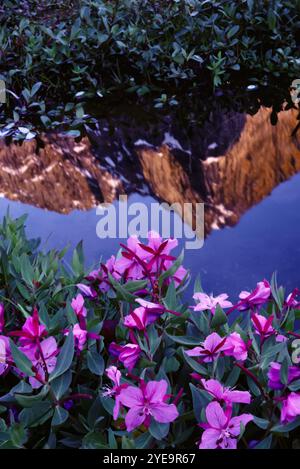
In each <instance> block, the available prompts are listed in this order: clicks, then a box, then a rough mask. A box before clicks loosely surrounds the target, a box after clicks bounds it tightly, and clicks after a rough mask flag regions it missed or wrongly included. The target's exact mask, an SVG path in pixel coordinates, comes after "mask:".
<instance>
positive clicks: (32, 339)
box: [9, 308, 47, 346]
mask: <svg viewBox="0 0 300 469" xmlns="http://www.w3.org/2000/svg"><path fill="white" fill-rule="evenodd" d="M9 335H11V336H15V337H19V338H20V344H21V345H32V346H34V345H35V344H36V343H37V342H39V340H40V339H42V338H43V337H45V336H46V335H47V331H46V328H45V326H43V325H42V324H40V319H39V314H38V311H37V309H36V308H34V310H33V315H32V316H31V317H29V318H27V319H26V321H25V323H24V325H23V327H22V330H21V331H14V332H10V334H9Z"/></svg>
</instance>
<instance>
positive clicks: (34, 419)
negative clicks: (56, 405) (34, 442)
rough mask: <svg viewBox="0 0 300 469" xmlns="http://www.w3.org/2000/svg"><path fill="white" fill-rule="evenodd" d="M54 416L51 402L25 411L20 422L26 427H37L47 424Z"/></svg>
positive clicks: (36, 405)
mask: <svg viewBox="0 0 300 469" xmlns="http://www.w3.org/2000/svg"><path fill="white" fill-rule="evenodd" d="M52 414H53V409H52V406H51V402H49V401H44V402H39V403H37V404H35V405H33V406H32V407H30V408H26V409H23V410H22V411H21V413H20V416H19V417H20V422H21V423H22V424H23V425H24V426H25V427H37V426H39V425H42V424H43V423H44V422H46V421H47V420H48V419H49V418H50V417H51V416H52Z"/></svg>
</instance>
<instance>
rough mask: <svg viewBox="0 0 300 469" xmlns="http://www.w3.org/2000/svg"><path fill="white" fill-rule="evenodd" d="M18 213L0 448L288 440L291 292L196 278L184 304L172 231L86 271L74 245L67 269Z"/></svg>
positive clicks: (293, 335) (5, 271)
mask: <svg viewBox="0 0 300 469" xmlns="http://www.w3.org/2000/svg"><path fill="white" fill-rule="evenodd" d="M25 219H26V217H21V218H19V219H16V220H12V219H11V218H10V216H9V214H7V216H6V217H5V218H4V220H3V223H2V225H1V226H0V249H1V265H0V294H1V302H0V358H1V362H0V428H1V433H0V448H1V449H5V448H6V449H8V448H14V449H17V448H48V449H49V448H50V449H51V448H52V449H53V448H83V449H117V448H123V449H141V448H147V449H155V448H159V449H166V448H174V447H175V448H178V449H180V448H184V449H187V448H191V449H193V448H195V447H196V445H197V447H199V448H200V449H216V448H220V449H234V448H247V449H253V448H257V449H259V448H261V449H269V448H299V438H298V437H299V426H300V404H299V402H300V392H299V390H300V369H299V365H298V362H299V347H298V348H297V344H298V343H299V340H298V339H299V338H300V334H299V331H298V330H297V327H298V326H297V321H298V320H299V318H300V297H299V290H298V289H295V290H293V291H292V292H290V293H289V294H287V293H285V291H284V289H283V288H282V287H279V286H278V285H277V282H276V277H275V276H273V278H272V281H271V282H270V283H269V282H268V281H267V280H262V281H260V282H258V283H257V285H256V287H255V288H254V289H253V290H252V291H251V292H246V291H242V292H241V293H240V295H239V298H238V299H232V298H229V297H228V295H227V294H226V293H220V294H218V295H216V296H212V295H207V294H205V293H204V292H203V291H202V288H201V283H200V281H199V279H196V282H195V287H194V292H195V293H194V295H193V298H194V304H193V305H190V306H188V304H186V303H185V302H183V300H182V293H183V291H184V290H185V287H186V285H187V283H188V282H189V281H190V280H191V278H190V275H189V273H188V272H187V271H186V269H185V268H184V267H183V265H182V261H183V257H182V255H180V256H179V257H178V258H176V257H174V256H173V255H172V250H173V249H174V248H175V247H176V245H177V241H176V240H175V239H172V238H170V239H166V240H162V239H161V238H160V237H159V235H158V234H157V233H155V232H150V233H149V237H148V243H147V244H142V243H140V242H139V240H138V239H137V238H136V237H135V236H132V237H130V238H129V239H128V240H127V243H126V244H121V251H120V252H119V254H118V256H117V257H115V256H112V257H111V258H110V259H109V260H108V261H106V263H99V264H98V265H97V266H95V269H94V270H92V271H89V270H88V271H86V270H85V267H84V257H83V250H82V245H81V244H79V245H78V246H77V248H76V249H75V251H74V254H73V259H72V263H71V265H67V264H66V262H65V261H64V254H65V252H64V251H63V252H60V253H59V252H55V251H50V252H49V253H42V252H41V251H40V250H39V241H38V240H28V239H27V238H26V235H25V230H24V228H25V225H24V224H25ZM190 303H193V302H192V301H190ZM297 340H298V341H297ZM296 341H297V344H296Z"/></svg>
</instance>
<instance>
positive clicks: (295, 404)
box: [280, 392, 300, 424]
mask: <svg viewBox="0 0 300 469" xmlns="http://www.w3.org/2000/svg"><path fill="white" fill-rule="evenodd" d="M298 415H300V394H299V393H296V392H291V393H290V394H289V395H288V396H287V397H286V399H284V401H283V403H282V409H281V416H280V420H281V423H284V424H285V423H289V422H292V421H293V420H294V419H295V418H296V417H297V416H298Z"/></svg>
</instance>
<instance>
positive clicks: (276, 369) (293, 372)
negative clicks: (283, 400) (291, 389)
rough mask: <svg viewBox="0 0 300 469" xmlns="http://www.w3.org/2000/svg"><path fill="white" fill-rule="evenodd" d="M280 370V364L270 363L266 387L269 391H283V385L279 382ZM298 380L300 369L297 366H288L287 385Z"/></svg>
mask: <svg viewBox="0 0 300 469" xmlns="http://www.w3.org/2000/svg"><path fill="white" fill-rule="evenodd" d="M280 369H281V364H280V363H277V362H271V363H270V368H269V371H268V378H269V382H268V386H269V388H271V389H283V388H284V384H283V383H282V382H281V378H280ZM298 378H300V368H299V367H297V366H289V368H288V384H290V383H291V382H292V381H294V380H295V379H298Z"/></svg>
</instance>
